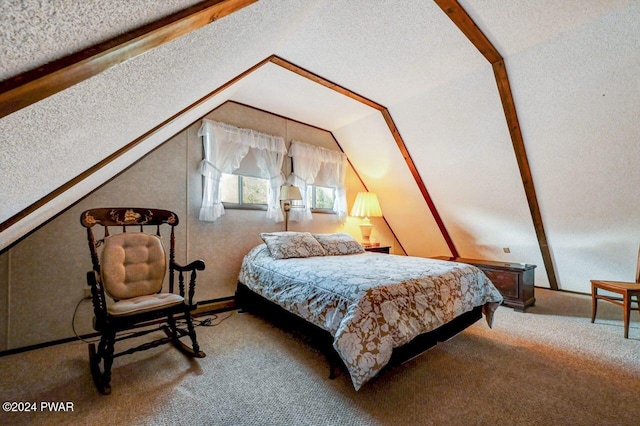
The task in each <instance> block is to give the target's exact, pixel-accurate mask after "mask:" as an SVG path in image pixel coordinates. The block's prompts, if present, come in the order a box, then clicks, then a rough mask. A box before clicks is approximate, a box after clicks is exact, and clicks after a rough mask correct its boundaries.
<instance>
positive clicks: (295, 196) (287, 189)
mask: <svg viewBox="0 0 640 426" xmlns="http://www.w3.org/2000/svg"><path fill="white" fill-rule="evenodd" d="M284 200H302V194H301V193H300V188H298V187H297V186H295V185H282V186H281V187H280V201H284Z"/></svg>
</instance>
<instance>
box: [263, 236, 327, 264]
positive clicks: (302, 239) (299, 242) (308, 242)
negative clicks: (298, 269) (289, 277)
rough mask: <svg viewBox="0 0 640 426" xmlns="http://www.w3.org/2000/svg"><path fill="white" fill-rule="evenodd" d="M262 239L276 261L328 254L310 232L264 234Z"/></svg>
mask: <svg viewBox="0 0 640 426" xmlns="http://www.w3.org/2000/svg"><path fill="white" fill-rule="evenodd" d="M260 238H262V240H263V241H264V242H265V243H267V248H268V249H269V251H270V252H271V257H273V258H274V259H288V258H290V257H311V256H325V255H326V254H327V253H326V252H325V251H324V249H323V248H322V246H321V245H320V243H318V241H317V240H316V239H315V238H313V236H312V235H311V234H310V233H309V232H270V233H267V232H263V233H261V234H260Z"/></svg>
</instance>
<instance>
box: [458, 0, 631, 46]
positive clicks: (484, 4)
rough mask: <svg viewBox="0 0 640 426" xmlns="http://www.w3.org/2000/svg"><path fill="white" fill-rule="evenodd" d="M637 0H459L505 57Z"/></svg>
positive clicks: (558, 35) (556, 36)
mask: <svg viewBox="0 0 640 426" xmlns="http://www.w3.org/2000/svg"><path fill="white" fill-rule="evenodd" d="M632 2H633V0H535V1H527V2H525V1H505V0H459V3H460V5H461V6H462V7H463V8H464V10H465V11H466V12H467V13H468V14H469V16H471V18H472V19H473V21H474V22H475V23H476V25H478V26H479V27H480V28H481V29H482V31H483V32H484V34H485V35H486V36H487V37H488V38H489V40H490V41H491V42H492V43H493V45H494V46H495V47H496V48H497V49H498V52H500V54H501V55H502V56H503V57H507V56H510V55H513V54H516V53H518V52H520V51H522V50H526V49H528V48H530V47H532V46H535V45H538V44H542V43H545V42H547V41H549V40H552V39H554V38H558V37H560V36H561V35H562V34H565V33H568V32H570V31H572V30H574V29H576V28H578V27H580V26H583V25H585V24H588V23H589V22H592V21H595V20H596V19H598V18H600V17H602V16H604V15H606V14H608V13H611V12H612V11H614V10H616V9H620V8H623V7H625V6H627V5H629V4H631V3H632Z"/></svg>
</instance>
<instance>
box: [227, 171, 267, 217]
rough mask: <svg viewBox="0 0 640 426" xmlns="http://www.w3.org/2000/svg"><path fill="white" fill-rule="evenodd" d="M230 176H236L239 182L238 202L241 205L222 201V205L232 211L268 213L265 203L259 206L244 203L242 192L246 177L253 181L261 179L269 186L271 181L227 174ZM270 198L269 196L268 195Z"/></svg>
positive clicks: (256, 177)
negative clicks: (260, 211)
mask: <svg viewBox="0 0 640 426" xmlns="http://www.w3.org/2000/svg"><path fill="white" fill-rule="evenodd" d="M226 174H227V175H229V176H235V177H236V178H237V180H238V200H240V202H239V203H232V202H229V201H222V205H223V206H224V208H225V209H231V210H262V211H267V203H266V202H265V203H264V204H258V203H244V202H243V192H242V179H243V178H244V177H249V178H252V179H261V180H264V181H266V182H267V185H268V184H269V179H265V178H262V177H259V176H248V175H241V174H235V173H226ZM267 197H268V195H267Z"/></svg>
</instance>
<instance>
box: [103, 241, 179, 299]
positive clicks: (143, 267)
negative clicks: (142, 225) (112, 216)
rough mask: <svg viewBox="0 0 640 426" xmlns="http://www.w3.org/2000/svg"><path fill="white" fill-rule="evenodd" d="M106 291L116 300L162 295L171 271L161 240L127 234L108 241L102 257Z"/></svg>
mask: <svg viewBox="0 0 640 426" xmlns="http://www.w3.org/2000/svg"><path fill="white" fill-rule="evenodd" d="M100 263H101V266H100V270H101V276H102V282H103V284H104V289H105V291H106V292H107V294H108V295H109V296H111V297H112V298H114V299H116V300H124V299H130V298H133V297H139V296H144V295H147V294H154V293H158V292H159V291H160V290H162V283H163V282H164V276H165V273H166V270H167V259H166V255H165V251H164V247H163V245H162V241H161V240H160V237H158V236H156V235H152V234H145V233H142V232H127V233H122V234H116V235H111V236H109V237H107V238H105V239H104V247H103V249H102V254H101V262H100Z"/></svg>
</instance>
